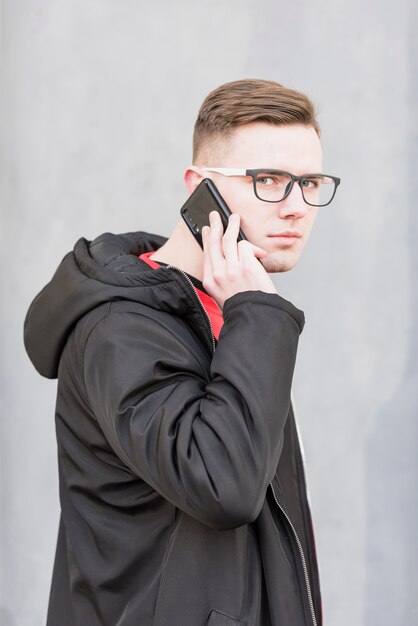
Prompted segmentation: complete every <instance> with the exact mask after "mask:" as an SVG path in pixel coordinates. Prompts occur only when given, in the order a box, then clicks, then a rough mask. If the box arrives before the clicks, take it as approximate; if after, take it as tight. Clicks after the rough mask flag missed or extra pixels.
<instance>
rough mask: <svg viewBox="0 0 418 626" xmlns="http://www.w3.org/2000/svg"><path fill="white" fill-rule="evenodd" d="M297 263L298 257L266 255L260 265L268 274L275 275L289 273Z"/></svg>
mask: <svg viewBox="0 0 418 626" xmlns="http://www.w3.org/2000/svg"><path fill="white" fill-rule="evenodd" d="M298 261H299V255H280V256H278V255H277V254H271V255H270V254H268V255H267V256H266V257H265V258H264V259H262V260H261V263H262V265H263V267H264V269H265V270H266V272H268V273H269V274H276V273H279V272H289V271H290V270H292V269H293V268H294V267H295V265H297V263H298Z"/></svg>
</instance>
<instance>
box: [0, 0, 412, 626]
mask: <svg viewBox="0 0 418 626" xmlns="http://www.w3.org/2000/svg"><path fill="white" fill-rule="evenodd" d="M416 26H417V9H416V4H414V3H413V2H412V0H400V1H399V2H397V4H396V10H394V8H393V5H391V4H389V3H388V2H387V1H385V2H379V1H378V0H370V1H369V2H368V3H360V1H359V0H353V1H351V2H348V0H346V1H345V2H344V1H343V0H337V1H336V2H333V3H329V2H326V1H325V0H318V1H317V2H315V3H312V2H308V1H307V0H304V1H303V2H302V1H301V0H296V1H294V2H290V1H289V0H287V1H286V2H282V3H278V2H277V1H274V0H257V2H256V1H255V0H226V1H225V0H222V1H220V0H213V1H212V2H211V3H209V4H208V3H201V2H196V1H195V0H193V1H192V0H178V1H176V2H170V1H169V0H157V1H154V2H153V3H145V2H140V1H138V0H135V1H134V0H124V1H123V2H115V1H112V0H3V2H2V23H1V28H2V32H1V39H2V85H1V88H2V89H1V94H2V132H3V141H2V168H1V177H2V180H1V190H2V191H1V193H2V195H1V200H2V205H1V255H2V263H1V272H2V283H1V320H2V324H1V334H2V337H1V342H2V343H1V345H2V351H1V356H2V359H1V389H0V392H1V403H2V413H1V439H0V448H1V480H2V497H1V570H0V572H1V580H0V590H1V601H0V624H1V626H41V625H42V624H44V622H45V615H46V606H47V599H48V591H49V584H50V578H51V570H52V562H53V556H54V548H55V540H56V534H57V524H58V494H57V468H56V449H55V439H54V437H55V434H54V424H53V410H54V394H55V383H54V382H49V381H45V380H42V379H41V378H40V377H39V376H38V375H37V374H36V373H35V371H34V370H33V369H32V367H31V365H30V363H29V361H28V359H27V357H26V355H25V353H24V350H23V345H22V339H21V337H22V324H23V318H24V315H25V311H26V308H27V306H28V304H29V302H30V300H31V299H32V297H33V296H34V295H35V293H37V291H38V290H39V289H40V288H41V287H42V286H43V284H44V283H45V282H46V281H47V280H48V279H49V277H50V276H51V274H52V272H53V271H54V268H55V266H56V264H57V263H58V261H59V260H60V258H61V257H62V256H63V255H64V253H65V252H66V251H67V250H68V249H69V248H71V247H72V245H73V243H74V241H75V240H76V239H77V238H78V237H80V236H86V237H87V238H90V237H94V236H95V235H96V234H98V233H100V232H102V231H105V230H110V231H114V232H122V231H126V230H134V229H145V230H151V231H157V232H160V233H162V234H167V235H168V234H169V233H170V231H171V229H172V227H173V226H174V224H175V222H176V220H177V216H178V207H179V206H180V204H181V203H182V201H183V200H184V198H185V195H186V194H185V190H184V188H183V183H182V172H183V169H184V167H185V166H186V165H187V164H188V162H189V159H190V143H191V134H192V125H193V122H194V118H195V115H196V112H197V109H198V106H199V104H200V102H201V100H202V98H203V97H204V96H205V95H206V93H207V92H208V91H209V90H210V89H212V88H213V87H215V86H217V85H218V84H220V83H222V82H224V81H226V80H234V79H237V78H242V77H248V76H252V77H260V78H272V79H275V80H278V81H279V82H283V83H284V84H287V85H289V86H293V87H296V88H299V89H301V90H303V91H305V92H307V93H308V94H309V95H310V96H311V97H312V98H313V99H314V100H315V101H316V102H317V103H318V105H319V111H320V121H321V124H322V126H323V143H324V149H325V167H324V169H326V170H327V171H329V172H331V173H335V174H336V175H340V176H341V178H342V179H343V182H342V186H341V188H340V190H339V192H338V195H337V199H336V200H335V203H334V205H332V206H330V207H328V208H327V209H324V210H323V211H322V213H321V215H320V217H319V219H318V221H317V225H316V227H315V228H316V229H315V230H314V233H313V235H312V239H311V241H310V243H309V246H308V248H307V250H306V252H305V255H304V257H303V259H302V261H301V263H300V265H299V266H298V267H297V268H296V269H295V270H294V271H292V272H290V273H289V274H286V275H284V276H278V277H277V279H276V280H277V285H278V287H279V290H280V293H282V295H284V296H285V297H287V298H289V299H290V300H292V301H293V302H294V303H295V304H296V305H297V306H299V307H301V308H302V309H304V311H305V314H306V318H307V325H306V327H305V330H304V333H303V335H302V338H301V344H300V351H299V356H298V363H297V370H296V376H295V384H294V393H295V396H296V405H297V409H298V413H299V420H300V423H301V428H302V432H303V436H304V442H305V449H306V457H307V464H308V481H309V485H310V490H311V497H312V505H313V514H314V521H315V527H316V536H317V547H318V553H319V560H320V568H321V574H322V587H323V595H324V599H323V603H324V612H325V617H326V619H325V623H326V624H333V625H334V624H336V625H338V626H352V625H353V624H356V625H357V626H370V625H373V624H379V626H389V625H390V626H393V624H399V625H400V624H402V626H414V625H416V624H418V600H417V593H416V589H417V584H418V576H417V572H416V568H415V567H414V563H413V561H414V557H415V556H416V552H417V547H418V546H417V544H418V537H417V533H418V531H417V528H418V496H417V489H416V483H417V473H418V472H417V469H418V467H417V466H418V461H417V455H416V453H415V450H416V446H417V439H418V437H417V434H418V433H417V419H416V418H417V404H418V401H417V395H416V388H417V383H418V381H417V375H418V374H417V371H418V369H417V357H416V354H417V350H418V328H417V322H416V313H417V301H418V292H417V260H418V253H417V248H416V239H417V235H418V217H417V212H416V202H417V194H416V187H415V180H414V179H415V178H416V172H417V168H418V153H417V104H418V93H417V92H418V72H417V70H418V67H417V59H418V50H417V44H416V35H415V31H414V29H416Z"/></svg>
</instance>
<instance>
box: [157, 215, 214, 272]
mask: <svg viewBox="0 0 418 626" xmlns="http://www.w3.org/2000/svg"><path fill="white" fill-rule="evenodd" d="M150 258H151V259H152V260H153V261H157V262H158V261H162V262H163V263H168V265H174V266H175V267H178V268H179V269H180V270H183V272H186V274H190V275H191V276H194V277H195V278H197V279H198V280H200V281H201V280H202V278H203V252H202V249H201V247H200V246H199V244H198V243H197V241H195V239H194V237H193V235H192V234H191V232H190V231H189V229H188V228H187V226H186V224H185V223H184V221H183V220H180V221H179V222H178V223H177V224H176V226H175V228H174V231H173V232H172V234H171V236H170V237H169V239H167V241H166V242H165V244H164V245H163V246H161V248H158V250H156V251H155V252H154V254H152V255H151V257H150Z"/></svg>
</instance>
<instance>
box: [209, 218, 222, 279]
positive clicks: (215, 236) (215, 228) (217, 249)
mask: <svg viewBox="0 0 418 626" xmlns="http://www.w3.org/2000/svg"><path fill="white" fill-rule="evenodd" d="M209 222H210V235H209V242H208V254H209V257H210V262H211V265H212V271H213V276H214V278H215V280H216V279H217V278H220V277H221V276H222V274H223V270H224V266H225V257H224V254H223V250H222V236H223V226H222V222H221V218H220V215H219V214H218V213H217V212H216V211H211V213H210V214H209Z"/></svg>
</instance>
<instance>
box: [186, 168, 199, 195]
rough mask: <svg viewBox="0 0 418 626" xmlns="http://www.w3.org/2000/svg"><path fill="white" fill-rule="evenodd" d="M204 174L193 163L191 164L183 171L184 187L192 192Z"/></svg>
mask: <svg viewBox="0 0 418 626" xmlns="http://www.w3.org/2000/svg"><path fill="white" fill-rule="evenodd" d="M203 178H204V176H203V174H202V172H201V171H200V169H199V168H198V167H196V166H195V165H191V166H190V167H188V168H187V170H186V171H185V172H184V182H185V183H186V189H187V191H188V192H189V194H191V193H193V191H194V190H195V189H196V187H197V186H198V184H199V183H200V182H201V181H202V180H203Z"/></svg>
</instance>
